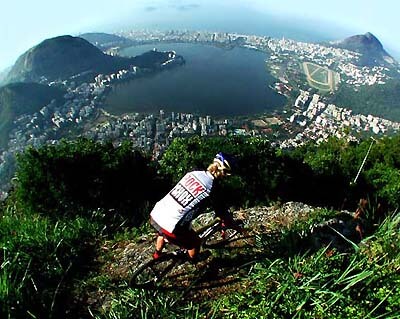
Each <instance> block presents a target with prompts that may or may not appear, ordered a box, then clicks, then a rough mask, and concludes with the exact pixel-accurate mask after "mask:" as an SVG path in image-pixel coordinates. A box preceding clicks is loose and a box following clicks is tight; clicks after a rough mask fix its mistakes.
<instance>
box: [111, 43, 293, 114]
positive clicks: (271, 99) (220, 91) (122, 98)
mask: <svg viewBox="0 0 400 319" xmlns="http://www.w3.org/2000/svg"><path fill="white" fill-rule="evenodd" d="M153 48H157V49H158V50H160V51H161V50H162V51H169V50H174V51H176V52H177V54H179V55H182V56H183V57H184V59H185V61H186V63H185V64H184V65H183V66H177V67H175V68H173V69H167V70H164V71H161V72H159V73H154V74H149V75H146V76H144V77H139V78H136V79H133V80H131V81H129V82H123V83H120V84H117V85H115V86H114V87H113V90H112V91H111V93H110V94H109V96H108V98H107V100H106V103H105V109H106V110H107V111H109V112H111V113H113V114H117V115H120V114H123V113H130V112H157V111H158V110H160V109H163V110H165V111H170V112H172V111H173V112H187V113H195V114H199V115H213V116H226V117H230V116H240V115H254V114H262V113H266V112H272V111H273V110H276V109H281V108H282V107H283V105H284V104H285V102H286V99H285V98H284V97H283V96H281V95H279V94H277V93H276V92H275V91H273V90H272V89H270V88H269V85H271V84H272V83H273V82H274V81H275V79H274V78H273V77H272V76H271V75H270V74H269V73H268V71H267V69H266V67H265V60H266V59H267V58H268V56H267V54H266V53H263V52H259V51H255V50H250V49H246V48H239V47H235V48H233V49H229V50H227V49H223V48H218V47H214V46H210V45H204V44H189V43H164V44H153V45H140V46H134V47H130V48H127V49H125V50H123V51H122V52H121V55H122V56H135V55H138V54H141V53H144V52H146V51H149V50H151V49H153Z"/></svg>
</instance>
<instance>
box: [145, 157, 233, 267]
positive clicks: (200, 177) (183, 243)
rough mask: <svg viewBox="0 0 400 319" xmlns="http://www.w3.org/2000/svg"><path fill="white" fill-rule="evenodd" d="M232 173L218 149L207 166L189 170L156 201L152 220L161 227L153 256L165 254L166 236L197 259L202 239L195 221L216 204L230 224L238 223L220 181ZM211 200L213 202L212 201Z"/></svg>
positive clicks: (152, 222) (231, 225)
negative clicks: (195, 229) (227, 207)
mask: <svg viewBox="0 0 400 319" xmlns="http://www.w3.org/2000/svg"><path fill="white" fill-rule="evenodd" d="M230 174H231V164H230V163H229V162H228V159H227V156H226V155H224V154H223V153H218V154H217V155H216V156H215V158H214V160H213V162H212V163H211V164H210V165H209V166H208V168H207V170H205V171H204V170H203V171H192V172H189V173H187V174H186V175H185V176H184V177H183V178H182V179H181V180H180V181H179V182H178V183H177V184H176V185H175V187H174V188H173V189H172V190H171V191H170V192H169V193H168V194H167V195H165V196H164V197H163V198H162V199H161V200H160V201H159V202H157V203H156V205H155V206H154V208H153V210H152V211H151V213H150V223H151V225H152V226H153V227H154V228H155V229H156V230H157V232H158V236H157V240H156V251H155V252H154V254H153V258H154V259H157V258H159V257H160V256H161V255H162V249H163V247H164V244H165V240H167V241H168V242H170V243H172V244H174V245H177V246H179V247H181V248H184V249H186V250H187V251H188V255H189V257H190V259H191V260H195V259H196V258H197V256H198V253H199V251H200V245H201V239H200V238H199V237H198V235H197V234H196V232H195V231H194V230H193V229H192V221H193V219H195V218H196V217H197V216H198V215H200V214H202V213H204V212H205V208H206V207H207V206H212V207H213V209H214V212H215V215H216V216H217V217H220V218H221V219H222V221H223V223H224V224H225V225H226V226H227V227H232V228H234V227H236V228H237V229H238V228H239V227H238V226H236V225H235V222H234V220H233V218H232V215H231V214H230V212H229V211H228V210H227V209H226V207H225V206H226V203H224V202H223V198H224V196H222V194H221V189H220V187H219V184H218V181H219V180H221V179H222V178H225V177H226V176H228V175H230ZM209 204H211V205H209Z"/></svg>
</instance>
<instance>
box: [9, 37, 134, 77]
mask: <svg viewBox="0 0 400 319" xmlns="http://www.w3.org/2000/svg"><path fill="white" fill-rule="evenodd" d="M127 66H129V59H122V58H115V57H112V56H109V55H106V54H104V53H103V52H101V51H100V50H99V49H98V48H96V47H95V46H93V45H92V44H90V43H89V42H87V41H86V40H84V39H82V38H79V37H72V36H69V35H65V36H59V37H56V38H51V39H47V40H44V41H43V42H41V43H39V44H38V45H36V46H35V47H33V48H31V49H30V50H28V51H27V52H25V53H24V54H23V55H21V56H20V57H19V58H18V60H17V61H16V63H15V65H14V66H13V68H12V69H11V71H10V73H9V74H8V77H7V79H6V81H8V82H38V81H39V80H40V79H41V77H45V78H46V79H47V80H49V81H54V80H58V79H67V78H68V77H70V76H72V75H75V74H79V73H82V72H88V71H90V72H93V73H95V74H98V73H103V72H106V73H110V72H112V71H116V70H119V69H122V68H124V67H127Z"/></svg>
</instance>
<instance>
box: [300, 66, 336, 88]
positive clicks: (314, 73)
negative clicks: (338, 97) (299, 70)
mask: <svg viewBox="0 0 400 319" xmlns="http://www.w3.org/2000/svg"><path fill="white" fill-rule="evenodd" d="M302 67H303V71H304V73H305V75H306V77H307V82H308V84H309V85H310V86H311V87H313V88H315V89H317V90H318V91H320V93H328V92H332V91H334V90H335V88H336V86H337V84H338V83H339V76H338V74H337V73H336V72H334V71H332V70H329V69H328V68H326V67H321V66H319V65H317V64H314V63H311V62H303V64H302Z"/></svg>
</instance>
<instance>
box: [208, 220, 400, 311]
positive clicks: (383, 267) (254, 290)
mask: <svg viewBox="0 0 400 319" xmlns="http://www.w3.org/2000/svg"><path fill="white" fill-rule="evenodd" d="M399 223H400V216H399V215H396V216H391V217H388V218H387V219H386V220H385V221H384V222H383V223H382V224H381V226H380V228H379V229H378V230H377V231H376V233H375V235H374V236H373V237H370V238H368V239H366V240H365V241H364V242H363V243H362V245H360V246H359V247H358V246H356V250H355V252H354V253H352V254H349V253H339V252H337V251H335V250H330V249H329V248H323V249H321V250H319V251H318V252H316V253H314V254H304V255H300V254H299V255H295V256H293V257H290V258H288V259H283V258H276V259H274V260H270V259H267V260H265V261H263V262H260V263H257V264H256V265H255V266H254V267H253V269H252V273H251V274H250V276H249V278H248V279H246V283H247V284H248V285H249V283H250V282H251V283H253V284H252V285H251V286H250V285H249V286H248V289H246V290H243V291H240V292H237V293H232V294H230V295H228V296H226V297H223V298H222V299H221V300H218V301H217V302H215V303H213V305H212V307H213V309H214V311H215V316H214V318H246V319H249V318H254V319H256V318H398V316H399V315H400V288H399V287H400V286H399V283H400V275H399V274H398V269H399V267H400V249H399V246H398V245H393V243H394V242H396V241H398V240H399V239H400V233H399V231H398V229H399V226H400V224H399ZM221 309H223V312H222V313H221Z"/></svg>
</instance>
